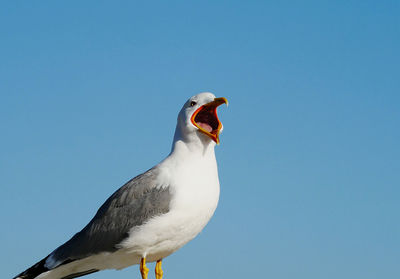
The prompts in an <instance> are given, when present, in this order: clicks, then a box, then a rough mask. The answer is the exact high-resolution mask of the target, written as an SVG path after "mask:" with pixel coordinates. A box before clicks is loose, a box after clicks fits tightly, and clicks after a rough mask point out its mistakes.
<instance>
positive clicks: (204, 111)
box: [190, 97, 228, 144]
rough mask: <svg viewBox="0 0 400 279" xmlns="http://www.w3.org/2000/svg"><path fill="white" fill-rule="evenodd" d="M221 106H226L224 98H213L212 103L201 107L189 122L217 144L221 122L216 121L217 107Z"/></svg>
mask: <svg viewBox="0 0 400 279" xmlns="http://www.w3.org/2000/svg"><path fill="white" fill-rule="evenodd" d="M222 104H228V100H227V99H226V98H223V97H222V98H215V99H214V101H212V102H210V103H208V104H205V105H202V106H201V107H199V108H198V109H197V110H196V111H195V112H194V113H193V115H192V117H191V118H190V120H191V121H192V124H193V125H194V126H196V127H197V128H198V129H199V130H200V132H202V133H204V134H206V135H207V136H209V137H210V138H211V139H212V140H213V141H215V142H216V143H217V144H219V133H220V132H221V129H222V124H221V121H219V119H218V115H217V107H219V106H220V105H222Z"/></svg>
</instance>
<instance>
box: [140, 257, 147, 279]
mask: <svg viewBox="0 0 400 279" xmlns="http://www.w3.org/2000/svg"><path fill="white" fill-rule="evenodd" d="M148 273H149V269H148V268H147V266H146V258H142V259H141V260H140V274H142V279H147V274H148Z"/></svg>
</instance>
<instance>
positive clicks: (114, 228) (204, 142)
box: [14, 92, 228, 279]
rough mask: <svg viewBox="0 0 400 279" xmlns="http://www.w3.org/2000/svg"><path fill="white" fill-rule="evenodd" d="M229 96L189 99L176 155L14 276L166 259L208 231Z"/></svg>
mask: <svg viewBox="0 0 400 279" xmlns="http://www.w3.org/2000/svg"><path fill="white" fill-rule="evenodd" d="M222 104H226V105H228V101H227V99H226V98H223V97H222V98H216V97H215V96H214V95H213V94H212V93H209V92H204V93H200V94H197V95H195V96H193V97H191V98H190V99H189V100H188V101H187V102H186V103H185V104H184V105H183V107H182V109H181V111H180V112H179V114H178V120H177V125H176V129H175V134H174V140H173V144H172V148H171V152H170V154H169V155H168V156H167V157H166V158H165V159H164V160H162V161H161V162H160V163H159V164H157V165H156V166H154V167H153V168H151V169H150V170H148V171H146V172H144V173H142V174H140V175H138V176H136V177H135V178H133V179H131V180H130V181H128V182H127V183H126V184H125V185H123V186H122V187H121V188H119V189H118V190H117V191H116V192H115V193H114V194H112V195H111V196H110V197H109V198H108V199H107V200H106V201H105V203H104V204H103V205H102V206H101V207H100V208H99V210H98V211H97V213H96V215H95V216H94V217H93V219H92V220H91V221H90V222H89V223H88V224H87V225H86V227H84V228H83V229H82V230H81V231H80V232H78V233H76V234H75V235H74V236H73V237H72V238H71V239H70V240H68V241H67V242H65V243H64V244H63V245H61V246H59V247H58V248H57V249H55V250H54V251H53V252H51V253H50V254H49V255H48V256H47V257H45V258H44V259H42V260H41V261H39V262H38V263H36V264H34V265H33V266H32V267H30V268H28V269H27V270H25V271H24V272H22V273H20V274H19V275H17V276H16V277H14V279H34V278H35V279H72V278H76V277H80V276H84V275H87V274H90V273H94V272H97V271H100V270H104V269H117V270H119V269H123V268H126V267H128V266H131V265H135V264H139V265H140V268H139V269H140V273H141V276H142V279H147V276H148V272H149V269H148V268H147V267H146V262H156V267H155V276H156V279H162V277H163V270H162V268H161V263H162V260H163V259H164V258H165V257H167V256H169V255H170V254H172V253H173V252H175V251H177V250H178V249H179V248H181V247H182V246H183V245H185V244H186V243H188V242H189V241H190V240H192V239H193V238H194V237H196V235H198V234H199V233H200V232H201V230H202V229H203V228H204V227H205V225H206V224H207V223H208V221H209V220H210V219H211V217H212V215H213V214H214V211H215V209H216V207H217V204H218V199H219V192H220V186H219V179H218V170H217V162H216V158H215V153H214V147H215V145H216V144H219V134H220V133H221V131H222V129H223V126H222V123H221V122H220V120H219V119H218V116H217V107H218V106H220V105H222Z"/></svg>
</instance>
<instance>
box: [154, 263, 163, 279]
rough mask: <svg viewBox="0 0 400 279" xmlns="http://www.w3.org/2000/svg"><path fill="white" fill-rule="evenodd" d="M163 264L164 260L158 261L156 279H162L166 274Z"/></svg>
mask: <svg viewBox="0 0 400 279" xmlns="http://www.w3.org/2000/svg"><path fill="white" fill-rule="evenodd" d="M161 262H162V259H161V260H158V261H157V263H156V279H162V276H163V273H164V272H163V271H162V268H161Z"/></svg>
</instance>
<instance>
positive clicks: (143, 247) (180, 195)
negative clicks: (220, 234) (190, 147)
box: [121, 150, 219, 261]
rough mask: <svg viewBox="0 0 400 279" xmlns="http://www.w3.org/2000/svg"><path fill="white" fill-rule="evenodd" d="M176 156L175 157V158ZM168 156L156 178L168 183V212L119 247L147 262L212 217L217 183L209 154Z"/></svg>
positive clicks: (183, 241)
mask: <svg viewBox="0 0 400 279" xmlns="http://www.w3.org/2000/svg"><path fill="white" fill-rule="evenodd" d="M176 157H177V158H176ZM176 157H174V156H170V157H169V158H167V159H166V160H165V161H163V162H162V163H161V164H160V165H159V167H160V170H161V176H160V179H161V180H162V181H169V183H168V184H169V187H170V190H171V193H172V196H173V198H172V200H171V203H170V211H169V212H168V213H166V214H164V215H161V216H158V217H156V218H154V219H152V220H150V221H149V222H147V223H146V224H144V225H142V226H140V227H137V228H134V229H133V230H132V231H131V232H130V236H129V238H128V239H127V240H125V241H124V242H123V243H121V248H124V250H125V249H126V250H127V251H129V253H132V254H135V255H137V256H138V257H143V256H146V257H147V260H148V261H156V260H158V259H160V258H165V257H166V256H168V255H170V254H171V253H173V252H175V251H176V250H178V249H179V248H181V247H182V246H183V245H184V244H186V243H187V242H189V241H190V240H192V239H193V238H194V237H195V236H196V235H197V234H198V233H200V232H201V230H202V229H203V228H204V226H205V225H206V224H207V223H208V221H209V220H210V218H211V216H212V215H213V213H214V211H215V209H216V207H217V204H218V199H219V180H218V171H217V165H216V161H215V155H214V152H213V150H212V152H211V153H210V154H202V155H201V156H198V154H193V155H192V156H185V157H184V159H182V157H181V156H176Z"/></svg>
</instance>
